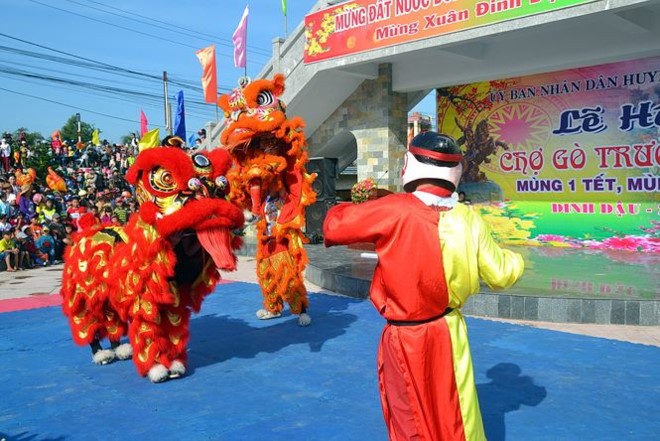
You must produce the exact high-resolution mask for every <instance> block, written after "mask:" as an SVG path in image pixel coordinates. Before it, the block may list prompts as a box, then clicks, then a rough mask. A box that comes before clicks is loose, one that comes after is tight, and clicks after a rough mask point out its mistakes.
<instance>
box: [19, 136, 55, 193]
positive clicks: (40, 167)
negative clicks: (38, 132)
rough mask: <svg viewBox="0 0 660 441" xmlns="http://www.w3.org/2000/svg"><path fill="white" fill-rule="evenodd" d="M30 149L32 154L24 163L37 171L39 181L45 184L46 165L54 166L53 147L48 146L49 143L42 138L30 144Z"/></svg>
mask: <svg viewBox="0 0 660 441" xmlns="http://www.w3.org/2000/svg"><path fill="white" fill-rule="evenodd" d="M30 151H31V153H32V154H31V155H30V158H29V159H28V160H27V163H26V164H25V165H26V166H27V167H29V168H33V169H34V170H35V171H36V172H37V181H38V182H39V183H41V184H45V183H46V175H47V174H48V167H49V166H51V167H53V169H55V168H56V167H55V165H56V164H55V161H54V160H53V149H52V148H51V147H50V143H49V142H48V141H46V140H44V139H43V138H42V140H41V141H39V142H37V143H36V144H32V145H31V146H30Z"/></svg>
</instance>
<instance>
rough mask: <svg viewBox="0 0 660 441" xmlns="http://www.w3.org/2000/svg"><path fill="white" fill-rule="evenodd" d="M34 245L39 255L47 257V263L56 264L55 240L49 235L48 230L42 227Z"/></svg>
mask: <svg viewBox="0 0 660 441" xmlns="http://www.w3.org/2000/svg"><path fill="white" fill-rule="evenodd" d="M35 245H36V246H37V249H38V250H39V251H40V252H41V253H43V254H47V255H48V261H49V262H52V263H57V261H56V260H55V257H56V255H55V238H53V236H51V235H50V228H48V227H43V229H42V232H41V235H39V237H38V238H37V239H36V241H35Z"/></svg>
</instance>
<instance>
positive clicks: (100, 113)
mask: <svg viewBox="0 0 660 441" xmlns="http://www.w3.org/2000/svg"><path fill="white" fill-rule="evenodd" d="M0 90H3V91H5V92H9V93H14V94H16V95H21V96H26V97H29V98H34V99H37V100H41V101H46V102H49V103H53V104H58V105H60V106H64V107H69V108H71V109H75V110H82V111H85V112H89V113H93V114H95V115H101V116H105V117H107V118H113V119H118V120H121V121H128V122H130V123H138V124H139V123H140V121H137V120H132V119H127V118H122V117H120V116H115V115H108V114H107V113H102V112H97V111H95V110H90V109H85V108H83V107H76V106H72V105H70V104H65V103H63V102H60V101H54V100H49V99H48V98H43V97H40V96H35V95H30V94H28V93H22V92H16V91H14V90H9V89H5V88H4V87H0ZM154 125H156V124H154ZM158 127H162V128H165V126H161V125H159V126H158Z"/></svg>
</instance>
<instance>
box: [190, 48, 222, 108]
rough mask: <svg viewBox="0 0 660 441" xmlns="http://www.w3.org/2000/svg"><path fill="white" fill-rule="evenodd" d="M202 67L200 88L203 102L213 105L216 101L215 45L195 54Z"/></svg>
mask: <svg viewBox="0 0 660 441" xmlns="http://www.w3.org/2000/svg"><path fill="white" fill-rule="evenodd" d="M195 55H197V59H199V62H200V63H201V65H202V87H203V88H204V101H206V102H207V103H215V102H216V101H217V100H218V74H217V72H216V66H215V45H214V44H212V45H211V46H209V47H205V48H204V49H200V50H198V51H197V52H195Z"/></svg>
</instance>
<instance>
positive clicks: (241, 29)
mask: <svg viewBox="0 0 660 441" xmlns="http://www.w3.org/2000/svg"><path fill="white" fill-rule="evenodd" d="M247 22H248V7H247V6H245V10H244V11H243V16H242V17H241V21H240V23H238V27H237V28H236V30H235V31H234V34H233V35H232V36H231V41H233V42H234V66H236V67H245V64H246V62H247Z"/></svg>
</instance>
